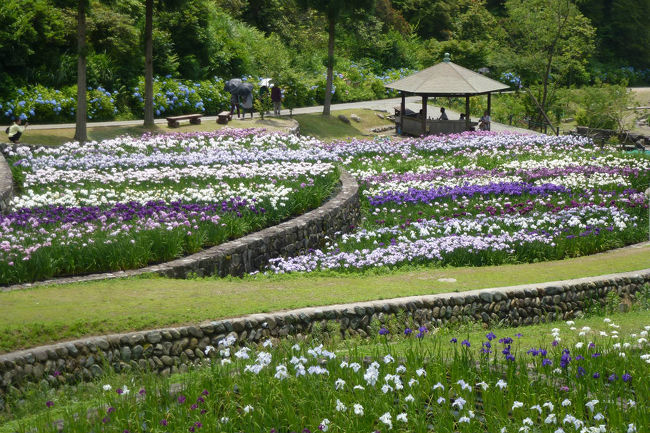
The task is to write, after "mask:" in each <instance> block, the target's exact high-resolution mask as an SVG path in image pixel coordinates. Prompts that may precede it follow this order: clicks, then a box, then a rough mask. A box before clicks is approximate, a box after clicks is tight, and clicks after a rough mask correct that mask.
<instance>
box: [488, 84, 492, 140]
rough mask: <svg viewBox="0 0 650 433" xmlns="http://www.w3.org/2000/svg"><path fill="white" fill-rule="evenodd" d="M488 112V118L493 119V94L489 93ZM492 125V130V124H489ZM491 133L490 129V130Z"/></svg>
mask: <svg viewBox="0 0 650 433" xmlns="http://www.w3.org/2000/svg"><path fill="white" fill-rule="evenodd" d="M487 112H488V116H490V119H491V118H492V93H488V106H487ZM488 125H490V129H491V126H492V122H490V123H488ZM488 131H489V129H488Z"/></svg>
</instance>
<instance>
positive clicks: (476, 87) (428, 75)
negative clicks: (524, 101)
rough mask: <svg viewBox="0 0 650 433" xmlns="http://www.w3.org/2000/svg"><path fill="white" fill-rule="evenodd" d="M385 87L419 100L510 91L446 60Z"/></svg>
mask: <svg viewBox="0 0 650 433" xmlns="http://www.w3.org/2000/svg"><path fill="white" fill-rule="evenodd" d="M385 87H388V88H389V89H395V90H400V91H402V92H406V93H412V94H415V95H422V96H425V95H426V96H468V95H480V94H484V93H490V92H499V91H503V90H507V89H509V88H510V87H509V86H507V85H505V84H503V83H500V82H498V81H495V80H493V79H491V78H488V77H486V76H484V75H481V74H479V73H476V72H474V71H471V70H469V69H467V68H463V67H462V66H460V65H457V64H455V63H453V62H450V61H448V60H447V59H445V61H444V62H442V63H438V64H437V65H434V66H431V67H430V68H427V69H424V70H422V71H420V72H416V73H415V74H413V75H409V76H408V77H405V78H402V79H401V80H397V81H394V82H392V83H389V84H386V86H385Z"/></svg>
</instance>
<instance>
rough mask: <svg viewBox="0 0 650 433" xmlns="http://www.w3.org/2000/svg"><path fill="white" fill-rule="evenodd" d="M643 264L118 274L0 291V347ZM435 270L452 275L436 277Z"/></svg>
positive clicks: (636, 258)
mask: <svg viewBox="0 0 650 433" xmlns="http://www.w3.org/2000/svg"><path fill="white" fill-rule="evenodd" d="M645 268H650V244H644V245H643V246H642V247H639V248H628V249H621V250H616V251H613V252H608V253H603V254H598V255H594V256H588V257H581V258H576V259H570V260H565V261H555V262H545V263H532V264H521V265H507V266H500V267H496V266H489V267H480V268H476V267H469V268H443V269H417V270H405V271H399V272H395V273H392V274H386V275H361V276H326V275H325V276H283V277H274V278H267V277H258V278H255V279H252V278H248V279H203V280H168V279H163V278H154V279H121V280H106V281H98V282H88V283H80V284H69V285H60V286H58V285H52V286H42V287H36V288H33V289H28V290H22V291H14V292H5V293H0V351H10V350H15V349H18V348H23V347H30V346H35V345H39V344H45V343H48V342H52V341H59V340H64V339H70V338H76V337H80V336H85V335H95V334H105V333H110V332H121V331H128V330H134V329H147V328H154V327H161V326H171V325H178V324H183V323H196V322H200V321H204V320H215V319H219V318H226V317H233V316H239V315H244V314H249V313H258V312H270V311H277V310H285V309H293V308H300V307H306V306H314V305H329V304H337V303H347V302H354V301H365V300H373V299H388V298H396V297H401V296H411V295H423V294H434V293H444V292H452V291H464V290H472V289H478V288H486V287H499V286H510V285H517V284H527V283H538V282H544V281H554V280H562V279H570V278H580V277H585V276H593V275H603V274H607V273H613V272H625V271H633V270H638V269H645ZM440 278H444V279H451V278H453V279H455V280H456V282H441V281H439V279H440Z"/></svg>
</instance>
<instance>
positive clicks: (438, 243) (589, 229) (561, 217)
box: [270, 133, 650, 273]
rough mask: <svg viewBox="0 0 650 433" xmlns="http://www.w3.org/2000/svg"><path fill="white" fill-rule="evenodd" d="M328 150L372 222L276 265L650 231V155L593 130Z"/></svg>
mask: <svg viewBox="0 0 650 433" xmlns="http://www.w3.org/2000/svg"><path fill="white" fill-rule="evenodd" d="M324 148H325V149H327V150H328V151H330V152H332V153H333V154H334V155H336V157H337V158H339V159H340V160H341V161H342V164H343V166H344V167H345V168H346V169H347V170H348V171H349V172H351V173H352V174H353V175H355V176H356V177H357V179H358V181H359V182H360V184H361V186H362V194H363V198H364V199H363V200H362V206H363V209H362V210H363V214H364V221H363V223H362V225H361V227H360V229H359V230H357V231H356V232H353V233H350V234H346V235H343V236H342V237H341V238H340V239H332V240H331V243H330V245H329V246H328V247H327V248H325V249H323V250H317V251H313V252H310V253H308V254H305V255H301V256H297V257H293V258H277V259H274V260H273V263H272V264H271V266H270V271H272V272H275V273H286V272H314V271H321V270H336V271H341V272H353V271H357V270H362V269H371V268H378V267H389V268H394V267H399V266H403V265H418V264H433V265H436V266H447V265H452V266H481V265H494V264H502V263H519V262H535V261H543V260H554V259H563V258H566V257H573V256H579V255H586V254H593V253H596V252H599V251H603V250H607V249H611V248H616V247H620V246H624V245H627V244H631V243H635V242H640V241H643V240H646V239H647V238H648V232H647V230H648V211H647V209H648V204H647V199H646V198H645V196H644V194H643V191H644V190H645V189H646V188H647V187H648V185H649V184H650V158H648V156H643V155H638V154H629V153H622V152H617V151H614V150H611V149H602V148H600V147H595V146H594V145H593V144H592V143H591V142H590V141H588V140H587V139H584V138H579V137H572V136H564V137H549V136H536V135H515V134H495V133H469V134H463V135H456V136H446V137H427V138H424V139H410V140H403V141H400V142H395V143H393V142H390V141H387V140H376V141H354V142H351V143H346V142H336V143H333V144H331V145H325V146H324ZM649 264H650V262H649Z"/></svg>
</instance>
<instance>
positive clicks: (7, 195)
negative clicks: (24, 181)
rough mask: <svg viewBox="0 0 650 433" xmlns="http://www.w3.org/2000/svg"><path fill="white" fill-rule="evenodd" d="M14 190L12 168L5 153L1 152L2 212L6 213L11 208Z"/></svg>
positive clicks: (0, 199) (0, 193) (0, 207)
mask: <svg viewBox="0 0 650 433" xmlns="http://www.w3.org/2000/svg"><path fill="white" fill-rule="evenodd" d="M13 190H14V180H13V177H12V176H11V169H10V168H9V164H8V163H7V160H5V157H4V155H3V154H2V152H0V213H4V212H6V211H7V210H8V209H9V202H10V201H11V197H12V195H13Z"/></svg>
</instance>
